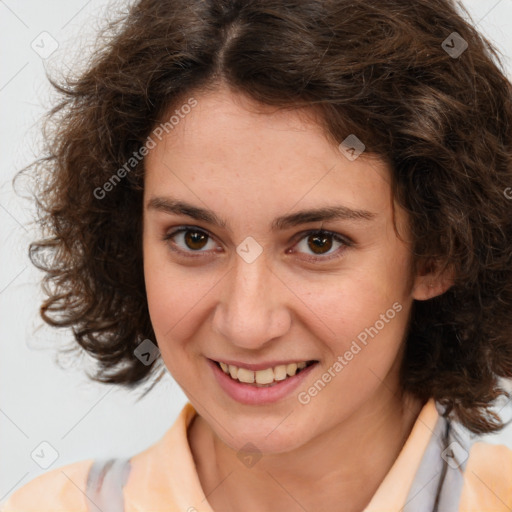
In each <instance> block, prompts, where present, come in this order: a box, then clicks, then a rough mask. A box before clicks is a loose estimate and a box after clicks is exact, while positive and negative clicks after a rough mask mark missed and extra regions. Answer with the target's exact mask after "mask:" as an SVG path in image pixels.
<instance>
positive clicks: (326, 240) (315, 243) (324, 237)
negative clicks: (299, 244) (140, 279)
mask: <svg viewBox="0 0 512 512" xmlns="http://www.w3.org/2000/svg"><path fill="white" fill-rule="evenodd" d="M332 238H333V236H332V235H329V234H316V235H309V236H308V247H309V248H310V249H311V250H312V251H313V252H314V253H315V254H324V253H326V252H329V251H330V250H331V247H332Z"/></svg>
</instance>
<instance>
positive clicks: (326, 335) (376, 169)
mask: <svg viewBox="0 0 512 512" xmlns="http://www.w3.org/2000/svg"><path fill="white" fill-rule="evenodd" d="M194 97H195V98H196V99H197V102H198V105H197V106H196V107H195V108H194V109H192V111H191V112H190V113H189V114H187V116H186V117H185V118H184V119H181V120H180V122H179V124H178V125H176V126H175V127H174V129H173V130H172V131H170V132H169V134H167V135H165V137H164V138H163V139H162V141H161V142H158V143H157V146H156V147H155V148H154V149H153V150H152V151H151V152H150V153H149V154H148V155H147V157H146V161H145V169H146V176H145V191H144V230H143V251H144V273H145V281H146V290H147V297H148V304H149V311H150V315H151V321H152V324H153V326H154V330H155V334H156V338H157V342H158V345H159V348H160V351H161V355H162V357H163V360H164V362H165V364H166V366H167V368H168V369H169V371H170V372H171V374H172V375H173V377H174V378H175V379H176V381H177V382H178V383H179V385H180V386H181V387H182V389H183V390H184V392H185V394H186V395H187V397H188V398H189V400H190V401H191V403H192V404H193V406H194V407H195V408H196V410H197V411H198V413H199V416H198V417H197V418H196V420H195V421H194V422H193V423H192V425H191V427H190V429H189V440H190V444H191V449H192V452H193V454H194V458H195V462H196V465H197V468H198V473H199V478H200V481H201V484H202V486H203V489H204V491H205V494H206V496H207V498H208V501H209V502H210V504H211V505H212V507H213V508H214V510H222V511H227V512H229V511H232V510H233V511H235V510H242V509H243V510H248V511H250V512H252V511H256V510H257V511H259V512H266V511H276V510H288V511H302V510H304V509H306V510H308V511H311V512H313V511H320V510H343V511H357V510H361V509H362V508H364V506H365V505H366V504H367V503H368V502H369V500H370V499H371V496H372V495H373V494H374V492H375V490H376V489H377V487H378V485H379V483H380V482H381V481H382V479H383V478H384V476H385V475H386V473H387V471H388V470H389V468H390V467H391V465H392V463H393V461H394V460H395V458H396V456H397V455H398V453H399V451H400V449H401V448H402V446H403V443H404V442H405V440H406V438H407V436H408V434H409V432H410V429H411V427H412V425H413V423H414V420H415V419H416V417H417V415H418V413H419V411H420V409H421V406H422V405H423V404H422V403H420V402H418V401H417V400H416V399H413V398H412V397H409V396H407V395H404V394H402V393H401V392H400V388H399V381H398V369H399V363H400V359H401V354H402V352H401V349H402V347H403V339H404V336H405V333H406V328H407V321H408V317H409V312H410V308H411V305H412V301H413V299H417V300H424V299H428V298H430V297H432V296H434V295H437V294H439V293H442V292H443V291H444V290H445V289H446V287H447V286H448V282H447V280H446V279H443V278H441V277H440V276H437V277H436V276H435V275H434V274H432V273H423V274H419V275H413V273H412V255H411V251H410V245H409V242H408V241H407V240H408V239H407V233H408V231H407V222H406V220H407V219H406V218H405V215H404V213H403V212H402V211H401V210H400V209H399V208H398V206H396V205H395V215H396V221H397V227H398V230H399V232H400V234H401V236H402V238H403V239H404V240H405V241H402V240H400V239H399V238H398V237H397V235H396V233H395V231H394V229H393V221H392V219H393V217H392V215H393V209H392V207H393V200H392V195H391V189H390V185H389V183H390V177H391V174H390V172H391V171H390V169H389V168H388V167H387V165H386V164H385V163H384V162H383V161H381V160H379V159H377V158H375V157H370V156H368V155H365V154H364V153H363V155H362V156H360V157H359V158H357V159H356V160H354V161H350V160H349V159H347V158H346V157H345V155H344V154H342V153H341V152H340V151H339V149H338V147H337V146H335V145H333V144H332V143H330V142H328V141H327V139H326V138H325V135H324V134H323V131H322V129H321V127H320V126H319V125H318V124H317V123H315V121H314V118H313V117H312V116H308V115H307V114H308V112H307V111H281V112H278V111H276V109H272V108H270V107H265V108H263V107H261V106H259V107H258V108H260V110H261V109H262V108H263V112H261V111H257V109H256V108H255V107H256V105H254V104H253V103H252V102H251V101H250V100H248V99H247V98H245V97H244V96H241V95H238V94H235V93H233V92H230V91H228V90H226V89H219V90H217V91H216V92H209V93H203V94H198V95H195V96H194ZM162 196H164V197H173V198H174V199H179V200H182V201H187V202H189V203H192V204H193V205H195V206H197V207H199V208H208V209H210V210H212V211H214V212H215V213H216V214H217V215H218V216H219V217H221V218H223V219H225V220H226V222H227V225H228V227H229V229H227V228H226V229H224V228H220V227H218V226H213V225H211V224H209V223H208V222H205V221H201V220H197V219H193V218H190V217H188V216H185V215H176V214H168V213H166V212H163V211H157V210H155V209H153V208H148V203H149V201H150V200H151V199H153V198H155V197H162ZM327 205H344V206H347V207H349V208H353V209H364V210H369V211H371V212H372V213H374V214H375V216H374V218H372V219H371V220H330V221H326V222H309V223H307V224H302V225H300V226H295V227H291V228H287V229H285V230H282V231H276V232H272V231H271V230H270V226H271V223H272V221H273V220H274V219H275V218H276V217H278V216H281V215H285V214H290V213H293V212H296V211H299V210H303V209H310V208H319V207H323V206H327ZM184 225H186V226H193V227H196V228H197V229H201V230H202V231H205V232H206V233H208V234H209V235H211V237H210V238H208V239H207V240H208V241H207V243H206V245H205V246H204V247H203V248H201V249H200V251H202V252H201V253H200V254H199V255H198V251H197V250H196V251H194V250H193V249H191V248H189V247H187V245H186V244H185V239H184V236H183V233H181V234H177V235H176V236H175V237H174V238H173V239H171V240H163V237H164V236H165V235H166V234H167V233H170V232H171V231H172V230H173V229H175V228H178V227H180V226H184ZM321 227H322V228H323V229H325V230H329V231H332V232H335V233H338V234H340V235H341V236H344V237H348V238H349V239H350V240H352V242H353V244H352V245H351V246H344V245H343V244H340V243H338V242H336V241H335V240H334V239H332V238H330V239H329V241H332V248H330V249H329V248H328V247H327V248H326V249H325V252H326V253H327V254H325V255H322V253H321V252H320V253H319V254H318V253H317V254H315V252H313V250H312V249H311V248H310V247H308V234H307V231H310V230H318V229H320V228H321ZM248 236H251V237H253V238H254V239H255V240H256V241H257V242H258V243H259V244H260V246H261V247H262V248H263V252H262V254H261V255H260V256H259V257H258V258H257V259H256V260H255V261H253V262H252V263H250V264H249V263H247V262H246V261H244V259H242V258H241V257H240V256H239V255H238V254H237V252H236V247H237V246H238V245H239V244H240V243H241V242H242V241H244V239H245V238H246V237H248ZM309 239H311V238H309ZM173 241H174V244H173V243H172V242H173ZM173 247H174V248H175V249H181V250H182V251H184V254H183V253H182V254H181V255H180V253H178V252H175V251H173V250H172V248H173ZM186 251H188V252H186ZM191 253H193V256H194V257H188V256H187V254H188V255H190V254H191ZM336 255H337V256H339V257H337V258H336V257H333V256H336ZM315 256H317V257H318V258H323V260H319V261H317V262H314V261H308V257H315ZM329 258H330V259H329ZM322 261H323V262H322ZM396 302H398V303H399V304H400V305H401V307H402V309H401V311H400V312H399V313H397V314H396V316H395V317H394V318H393V319H392V320H390V321H389V322H387V323H385V326H384V328H382V329H381V330H380V331H379V333H378V335H376V336H375V337H374V338H373V339H371V338H370V339H369V342H368V344H367V346H365V347H364V348H363V349H362V350H361V351H360V352H359V353H358V354H357V355H355V356H354V358H353V359H352V360H351V361H350V362H349V363H348V364H347V365H346V366H345V367H344V368H343V370H342V371H341V372H339V373H337V375H336V377H335V378H333V379H332V380H331V382H329V383H328V384H327V385H326V386H325V388H324V389H323V390H321V392H319V393H318V394H317V396H315V397H313V398H312V399H311V401H310V402H309V403H308V404H307V405H303V404H301V403H299V401H298V399H297V395H298V393H299V392H300V391H304V390H307V388H308V387H310V386H311V385H312V384H313V383H314V382H315V381H316V380H317V379H319V378H320V377H321V375H322V373H324V372H325V371H327V369H328V368H329V367H331V366H332V365H333V363H334V362H335V361H336V360H337V358H338V356H340V355H343V354H344V353H345V352H346V351H347V350H348V349H349V347H350V345H351V343H352V341H353V340H354V339H356V337H357V335H358V334H359V333H361V332H362V331H364V329H365V328H368V327H370V326H373V325H374V324H375V322H376V321H377V320H379V318H381V317H380V315H381V314H384V313H385V312H386V311H387V310H389V308H392V305H393V304H394V303H396ZM206 358H211V359H214V360H217V361H219V360H220V361H223V360H230V359H231V360H239V361H244V362H247V363H257V362H261V361H270V360H278V359H285V360H296V361H301V360H312V359H315V360H318V361H319V362H320V364H319V365H318V366H317V367H316V368H315V369H314V370H313V372H312V373H311V374H310V375H309V376H308V378H307V380H306V383H305V384H304V385H302V386H300V388H299V389H298V390H297V391H295V392H292V393H291V394H290V395H289V396H287V397H286V398H284V399H282V400H280V401H278V402H276V403H273V404H269V405H258V406H254V405H243V404H240V403H238V402H236V401H234V400H233V399H231V398H230V397H229V396H228V395H226V394H225V393H224V391H223V390H222V389H221V388H220V387H219V386H218V384H217V382H216V380H215V378H214V376H213V374H212V371H211V369H210V368H209V367H208V366H207V364H206ZM248 442H250V443H252V444H254V445H255V446H256V447H257V448H258V450H260V452H261V453H262V458H261V459H260V460H259V461H258V462H257V464H256V465H254V466H252V467H250V468H248V467H246V466H245V465H244V464H243V463H242V462H241V461H240V460H239V458H238V457H237V452H238V450H239V449H240V448H241V447H242V446H244V445H245V444H246V443H248ZM221 482H222V483H221ZM334 483H335V485H334Z"/></svg>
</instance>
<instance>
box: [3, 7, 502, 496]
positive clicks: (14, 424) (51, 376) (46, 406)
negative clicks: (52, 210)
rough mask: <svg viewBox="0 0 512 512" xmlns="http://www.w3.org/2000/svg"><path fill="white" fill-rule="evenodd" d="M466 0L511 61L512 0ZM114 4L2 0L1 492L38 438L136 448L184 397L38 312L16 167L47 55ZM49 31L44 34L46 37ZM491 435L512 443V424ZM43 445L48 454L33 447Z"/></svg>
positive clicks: (89, 31)
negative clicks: (112, 364) (59, 357)
mask: <svg viewBox="0 0 512 512" xmlns="http://www.w3.org/2000/svg"><path fill="white" fill-rule="evenodd" d="M121 4H122V2H121ZM464 4H465V5H466V6H467V7H468V9H469V10H470V12H471V15H472V17H473V19H474V22H475V23H476V24H478V27H479V29H480V30H481V31H483V32H484V33H485V34H486V35H487V36H488V37H489V38H490V39H491V40H493V41H494V42H495V43H496V44H497V45H498V47H499V49H500V50H501V51H502V53H503V54H504V55H505V57H506V60H505V63H506V65H507V67H508V69H509V70H511V69H512V65H511V61H510V58H511V57H512V35H511V34H512V0H501V1H498V0H466V1H465V2H464ZM108 5H109V4H107V2H106V1H105V0H89V1H87V0H46V1H44V2H43V1H40V0H39V1H37V0H24V1H16V0H5V1H2V0H0V45H1V53H0V59H1V60H0V119H1V124H0V130H1V133H0V155H1V160H0V166H1V174H0V176H1V181H0V240H1V246H0V251H1V253H0V258H1V265H0V311H1V322H0V330H1V337H0V343H1V345H0V347H1V358H0V365H1V372H0V432H1V438H0V454H1V458H0V461H1V464H0V501H2V500H4V499H6V497H7V496H8V495H9V494H10V493H11V492H12V491H13V490H14V489H16V488H17V487H19V486H21V485H24V484H26V483H27V482H28V481H30V480H31V479H33V478H34V477H35V476H37V475H38V474H40V473H43V472H45V471H46V469H44V468H42V467H40V466H39V465H38V464H37V463H36V462H35V460H34V459H36V460H40V461H41V462H42V463H44V462H45V460H50V457H51V456H52V454H53V452H52V449H51V448H48V446H47V445H41V444H40V443H42V442H47V443H49V444H50V445H51V446H52V447H53V448H54V449H55V450H56V452H57V453H58V458H57V459H56V460H55V462H53V464H52V465H51V466H50V467H49V469H54V468H56V467H59V466H62V465H64V464H68V463H71V462H74V461H77V460H82V459H88V458H92V457H99V456H120V455H128V456H129V455H133V454H135V453H137V452H138V451H140V450H143V449H144V448H146V447H147V446H149V445H151V444H152V443H153V442H155V441H156V440H157V439H158V438H160V437H161V435H163V433H164V432H165V431H166V430H167V429H168V428H169V426H170V425H171V424H172V422H173V421H174V419H175V418H176V416H177V414H178V413H179V411H180V410H181V408H182V407H183V405H184V403H185V401H186V397H185V395H184V394H183V392H182V391H181V389H180V388H179V387H178V386H177V384H176V383H175V382H174V381H173V379H172V378H171V377H170V376H169V377H168V378H167V379H165V380H163V381H162V382H161V383H160V384H158V385H157V387H156V388H155V389H154V390H153V391H152V392H151V393H150V394H149V395H148V396H147V397H146V398H145V399H143V400H142V401H141V402H139V403H135V394H134V393H133V392H132V393H130V392H128V391H123V390H120V389H117V388H114V387H109V386H102V385H99V384H94V383H90V382H88V381H87V379H86V377H85V375H84V373H83V369H82V368H81V367H80V364H81V362H80V361H79V360H78V361H75V362H73V360H71V359H70V360H69V361H68V362H67V363H66V365H67V367H68V369H67V370H62V369H60V368H59V367H58V366H57V365H56V364H55V362H54V350H53V347H55V346H56V345H58V344H61V343H65V342H66V341H68V340H70V339H71V337H70V334H69V333H67V332H59V331H57V330H55V329H50V328H49V327H46V326H43V324H42V322H41V321H40V320H39V317H38V307H39V303H40V300H41V297H42V295H41V292H40V289H39V279H40V278H41V274H39V273H38V272H37V271H36V270H35V269H34V268H33V267H32V266H31V264H30V262H29V260H28V257H27V245H28V243H29V242H30V241H31V240H33V239H34V238H35V237H36V236H37V235H36V234H35V233H34V230H33V228H31V227H30V226H29V225H28V222H29V221H30V220H31V218H32V211H31V204H30V203H29V202H28V201H26V200H23V199H21V198H20V197H19V196H17V195H15V194H14V192H13V189H12V185H11V180H12V177H13V176H14V174H15V172H16V170H18V169H20V168H21V167H23V166H24V165H26V164H28V163H29V162H30V161H31V160H33V159H34V157H35V156H37V154H38V148H39V144H40V140H39V138H38V137H39V135H38V134H39V132H38V127H37V125H35V123H36V122H37V120H38V119H39V117H40V116H41V115H42V114H43V113H44V112H45V111H46V110H47V109H48V107H49V106H50V105H51V95H50V88H49V86H48V84H47V81H46V78H45V73H44V66H47V67H48V69H49V70H50V71H52V70H61V71H64V72H66V69H67V67H68V66H73V67H75V64H76V61H77V60H79V58H80V56H81V55H83V53H82V48H83V46H82V45H83V44H85V43H87V42H88V41H89V42H90V41H92V39H91V38H93V35H94V33H95V30H96V28H97V27H98V26H101V25H102V20H103V19H104V18H105V13H106V9H107V7H108ZM42 32H48V33H49V34H51V37H52V38H54V39H55V41H57V43H58V45H59V46H58V48H57V50H56V51H55V52H54V53H53V54H52V55H51V56H50V58H48V59H46V60H45V59H43V58H41V57H40V56H39V55H38V54H37V53H36V51H35V50H34V49H33V48H32V46H31V44H32V41H34V40H35V41H36V43H35V44H39V45H40V46H41V43H38V41H40V39H41V37H48V36H40V34H41V33H42ZM447 35H448V34H447ZM50 43H51V41H50V40H49V39H48V38H47V39H46V43H45V48H50V46H49V45H50ZM39 51H41V50H39ZM509 74H510V73H509ZM511 185H512V184H511ZM83 363H84V364H85V363H86V360H85V359H84V361H83ZM508 410H509V407H508V406H507V408H506V409H504V411H508ZM506 416H507V417H508V416H509V415H508V414H506ZM487 440H488V441H490V442H492V443H504V444H507V445H508V446H510V447H512V426H511V427H508V428H506V429H505V430H504V431H503V432H502V433H500V434H499V435H495V436H489V437H487ZM34 450H36V452H37V453H38V454H39V455H40V457H39V459H38V458H37V457H34V459H33V458H32V457H31V454H32V453H33V452H34ZM42 453H44V456H42V457H41V454H42Z"/></svg>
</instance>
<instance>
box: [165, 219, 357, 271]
mask: <svg viewBox="0 0 512 512" xmlns="http://www.w3.org/2000/svg"><path fill="white" fill-rule="evenodd" d="M187 231H193V232H197V233H202V234H204V235H206V236H207V237H208V238H209V240H208V241H210V240H213V237H212V235H210V234H209V233H208V231H205V230H204V229H199V228H196V227H194V226H181V227H179V228H177V229H175V230H173V231H171V232H169V233H166V234H165V235H164V236H163V238H162V240H163V241H165V242H166V243H167V245H168V246H169V248H170V249H171V250H172V251H174V252H177V253H180V254H182V255H184V256H185V257H186V258H198V257H199V258H200V257H203V254H202V253H205V252H206V251H202V250H198V251H191V250H188V251H185V250H183V249H177V248H176V243H174V242H173V241H172V238H174V237H175V236H176V235H178V234H180V233H185V232H187ZM299 235H300V237H299ZM314 235H328V236H330V237H332V238H333V239H334V240H335V241H336V242H339V243H340V244H342V246H343V247H342V248H341V249H338V250H337V251H335V252H334V253H329V255H328V256H312V255H307V256H306V258H305V259H306V260H308V261H312V262H315V263H317V262H326V261H331V260H333V259H338V258H341V256H342V254H340V252H341V253H343V252H345V251H344V249H346V248H347V247H352V246H353V245H354V243H353V241H352V240H350V239H349V238H347V237H344V236H341V235H339V234H338V233H334V232H332V231H327V230H324V229H314V230H310V231H304V232H301V233H298V234H297V236H296V239H297V241H296V242H294V247H295V246H296V245H298V243H299V242H301V241H302V240H304V239H307V238H308V237H310V236H314ZM194 252H195V253H196V254H191V253H194Z"/></svg>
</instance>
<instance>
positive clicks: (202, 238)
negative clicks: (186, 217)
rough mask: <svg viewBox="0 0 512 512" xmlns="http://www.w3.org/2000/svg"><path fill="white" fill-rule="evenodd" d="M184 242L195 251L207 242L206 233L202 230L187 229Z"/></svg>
mask: <svg viewBox="0 0 512 512" xmlns="http://www.w3.org/2000/svg"><path fill="white" fill-rule="evenodd" d="M184 240H185V244H187V247H188V248H189V249H193V250H195V251H197V250H199V249H202V248H203V247H204V246H205V245H206V243H207V242H208V235H207V234H206V233H203V232H202V231H192V230H187V231H186V232H185V236H184Z"/></svg>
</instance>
